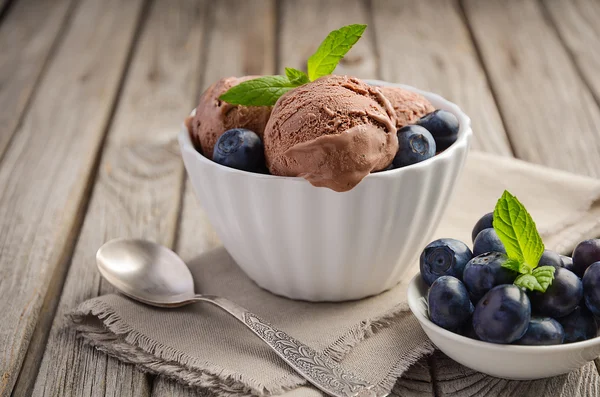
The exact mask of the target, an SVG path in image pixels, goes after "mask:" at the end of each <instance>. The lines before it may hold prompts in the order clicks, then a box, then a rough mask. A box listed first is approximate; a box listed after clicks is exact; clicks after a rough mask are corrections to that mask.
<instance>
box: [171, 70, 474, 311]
mask: <svg viewBox="0 0 600 397" xmlns="http://www.w3.org/2000/svg"><path fill="white" fill-rule="evenodd" d="M370 83H372V84H380V85H384V84H387V85H395V84H389V83H384V82H378V81H375V82H370ZM398 86H400V85H398ZM401 87H403V88H406V89H409V90H411V91H415V92H418V93H420V94H422V95H424V96H425V97H426V98H428V99H429V100H430V101H431V102H432V104H433V105H434V106H435V107H436V108H441V109H445V110H448V111H450V112H452V113H454V114H455V115H456V117H457V118H458V120H459V122H460V130H459V135H458V139H457V141H456V142H455V143H454V144H453V145H452V146H450V147H449V148H448V149H446V150H445V151H444V152H443V153H441V154H439V155H437V156H434V157H433V158H431V159H428V160H426V161H423V162H421V163H418V164H415V165H411V166H409V167H404V168H400V169H395V170H390V171H385V172H379V173H373V174H370V175H368V176H367V177H366V178H364V179H363V181H361V182H360V183H359V184H358V185H357V186H356V187H355V188H354V189H352V190H350V191H348V192H345V193H337V192H334V191H332V190H330V189H327V188H322V187H321V188H319V187H314V186H312V185H311V184H310V183H309V182H307V181H306V180H304V179H302V178H292V177H281V176H273V175H262V174H254V173H249V172H244V171H239V170H236V169H233V168H228V167H224V166H222V165H219V164H217V163H214V162H213V161H211V160H209V159H207V158H206V157H204V156H202V155H201V154H200V153H198V152H197V151H196V150H195V149H194V147H193V145H192V142H191V140H190V137H189V134H188V131H187V129H186V128H185V127H183V129H182V131H181V133H180V135H179V143H180V146H181V153H182V156H183V160H184V163H185V167H186V169H187V172H188V174H189V176H190V179H191V182H192V185H193V187H194V190H195V192H196V195H197V196H198V198H199V200H200V203H201V205H202V206H203V208H204V210H205V211H206V214H207V217H208V219H209V220H210V222H211V224H212V225H213V227H214V228H215V231H216V233H217V235H218V236H219V238H220V239H221V241H222V242H223V245H224V246H225V248H226V249H227V251H228V252H229V253H230V254H231V256H232V257H233V259H234V260H235V261H236V262H237V263H238V265H239V266H240V267H241V268H242V270H243V271H244V272H245V273H246V274H247V275H248V276H249V277H250V278H251V279H253V280H254V281H255V282H256V283H257V284H258V285H259V286H261V287H263V288H265V289H267V290H269V291H271V292H273V293H275V294H278V295H283V296H286V297H288V298H292V299H302V300H309V301H344V300H351V299H359V298H364V297H367V296H370V295H375V294H379V293H380V292H383V291H385V290H387V289H389V288H391V287H393V286H394V285H396V284H397V283H398V282H399V281H400V280H401V279H402V277H403V273H404V272H405V270H406V269H407V268H408V267H410V265H411V264H412V263H414V261H415V260H416V259H417V257H418V255H419V253H420V251H421V249H422V248H423V246H424V245H425V244H426V243H427V241H428V240H429V238H430V236H431V235H432V233H433V232H434V230H435V229H436V227H437V225H438V223H439V220H440V218H441V216H442V213H443V212H444V210H445V209H446V206H447V204H448V201H449V199H450V195H451V193H452V191H453V189H454V185H455V182H456V179H457V177H458V175H459V173H460V171H461V169H462V167H463V164H464V162H465V159H466V156H467V152H468V149H469V143H470V141H471V136H472V131H471V121H470V119H469V117H467V115H466V114H464V113H463V112H462V111H461V110H460V108H459V107H458V106H456V105H455V104H453V103H451V102H449V101H447V100H445V99H443V98H442V97H440V96H438V95H435V94H431V93H428V92H423V91H420V90H417V89H415V88H412V87H407V86H401Z"/></svg>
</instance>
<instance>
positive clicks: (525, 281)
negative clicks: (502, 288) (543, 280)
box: [514, 274, 546, 292]
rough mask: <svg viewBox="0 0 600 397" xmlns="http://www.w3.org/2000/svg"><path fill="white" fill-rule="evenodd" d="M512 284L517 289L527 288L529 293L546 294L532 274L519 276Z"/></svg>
mask: <svg viewBox="0 0 600 397" xmlns="http://www.w3.org/2000/svg"><path fill="white" fill-rule="evenodd" d="M514 284H515V285H516V286H517V287H522V288H527V289H528V290H530V291H540V292H546V290H545V289H543V288H542V286H541V284H540V283H539V281H538V280H537V279H536V278H535V276H534V275H533V274H521V275H520V276H519V277H517V279H516V280H515V282H514Z"/></svg>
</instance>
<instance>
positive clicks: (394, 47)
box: [373, 0, 511, 155]
mask: <svg viewBox="0 0 600 397" xmlns="http://www.w3.org/2000/svg"><path fill="white" fill-rule="evenodd" d="M373 21H374V30H375V36H376V43H377V48H378V51H377V52H378V54H379V58H380V60H381V70H382V78H383V79H384V80H387V81H393V82H399V83H405V84H409V85H413V86H415V87H419V88H422V89H425V90H428V91H433V92H436V93H439V94H440V95H442V96H444V97H446V98H448V99H449V100H451V101H454V102H456V103H457V104H459V106H461V107H462V108H463V109H464V111H465V112H466V113H467V114H468V115H469V116H470V117H471V119H472V122H473V131H474V142H473V147H474V148H476V149H479V150H485V151H489V152H493V153H497V154H504V155H510V154H511V149H510V145H509V143H508V139H507V137H506V132H505V131H504V126H503V124H502V121H501V118H500V115H499V114H498V109H497V107H496V103H495V101H494V98H493V96H492V93H491V91H490V87H489V85H488V82H487V80H486V76H485V72H484V70H483V69H482V67H481V64H480V62H479V59H478V56H477V52H476V50H475V48H474V46H473V43H472V41H471V38H470V36H469V31H468V28H467V27H466V26H465V24H464V21H463V19H462V12H461V10H460V7H459V5H458V4H457V2H456V1H447V0H428V1H410V0H404V1H395V0H374V1H373Z"/></svg>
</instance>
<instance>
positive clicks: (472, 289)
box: [463, 252, 517, 302]
mask: <svg viewBox="0 0 600 397" xmlns="http://www.w3.org/2000/svg"><path fill="white" fill-rule="evenodd" d="M507 261H508V257H507V256H506V255H505V254H503V253H500V252H486V253H485V254H481V255H479V256H476V257H474V258H473V259H471V260H470V261H469V263H467V265H466V266H465V270H464V272H463V282H464V283H465V286H466V287H467V289H468V290H469V293H470V294H471V299H472V300H473V302H477V301H479V299H481V297H482V296H483V295H485V294H486V293H487V292H488V291H489V290H491V289H492V288H494V287H495V286H497V285H500V284H512V282H513V281H514V280H515V278H516V277H517V274H516V273H515V272H513V271H512V270H509V269H507V268H504V267H502V265H503V264H504V263H506V262H507Z"/></svg>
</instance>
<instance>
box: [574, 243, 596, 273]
mask: <svg viewBox="0 0 600 397" xmlns="http://www.w3.org/2000/svg"><path fill="white" fill-rule="evenodd" d="M598 261H600V239H594V240H585V241H582V242H580V243H579V244H577V247H575V249H574V250H573V272H574V273H575V274H576V275H578V276H579V277H582V276H583V273H584V272H585V269H587V268H588V266H590V265H591V264H592V263H594V262H598Z"/></svg>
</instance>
